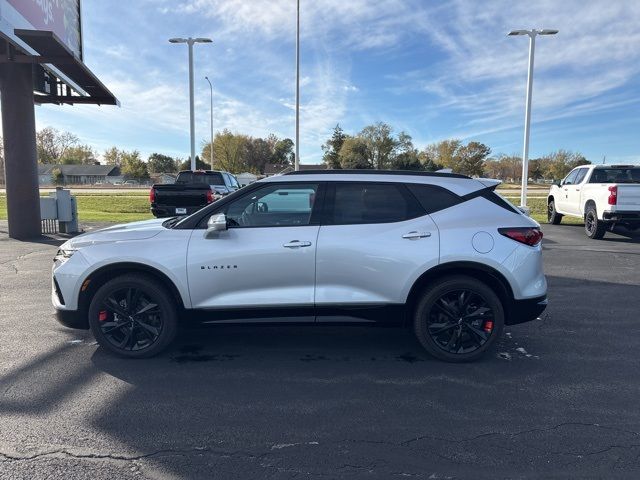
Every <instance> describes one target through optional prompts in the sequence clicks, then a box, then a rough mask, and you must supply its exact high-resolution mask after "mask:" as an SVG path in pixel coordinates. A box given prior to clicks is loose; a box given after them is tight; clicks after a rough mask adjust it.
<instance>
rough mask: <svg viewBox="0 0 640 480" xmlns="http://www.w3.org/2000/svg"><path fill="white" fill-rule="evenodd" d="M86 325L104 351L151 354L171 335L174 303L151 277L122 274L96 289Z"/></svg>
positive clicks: (173, 335) (172, 331) (134, 356)
mask: <svg viewBox="0 0 640 480" xmlns="http://www.w3.org/2000/svg"><path fill="white" fill-rule="evenodd" d="M89 326H90V327H91V330H92V332H93V335H94V336H95V337H96V340H97V341H98V343H99V344H100V346H102V347H104V348H106V349H107V350H109V351H111V352H113V353H115V354H117V355H120V356H123V357H130V358H143V357H151V356H153V355H156V354H158V353H159V352H160V351H162V350H164V349H165V348H166V347H167V345H168V344H169V343H170V342H171V341H172V340H173V338H174V337H175V334H176V328H177V313H176V308H175V302H173V301H172V300H171V295H170V294H169V293H168V292H167V291H166V289H165V288H164V287H163V286H162V285H161V284H160V283H159V282H157V281H156V280H155V279H154V278H152V277H149V276H147V275H141V274H128V275H123V276H121V277H116V278H114V279H113V280H110V281H109V282H107V283H105V284H104V285H103V286H101V287H100V288H99V289H98V290H97V291H96V293H95V294H94V296H93V299H92V300H91V305H90V307H89Z"/></svg>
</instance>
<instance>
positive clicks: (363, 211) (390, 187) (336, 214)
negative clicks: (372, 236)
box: [328, 182, 425, 225]
mask: <svg viewBox="0 0 640 480" xmlns="http://www.w3.org/2000/svg"><path fill="white" fill-rule="evenodd" d="M333 188H334V194H333V205H332V207H331V208H330V212H329V218H328V223H329V224H333V225H347V224H351V225H353V224H363V223H393V222H401V221H404V220H408V219H410V218H416V217H419V216H421V215H424V213H425V212H424V210H423V209H422V208H421V207H420V205H419V204H418V203H417V201H416V199H415V198H413V197H412V196H411V194H410V193H409V192H408V191H407V189H406V188H405V187H404V186H403V185H400V184H395V183H365V182H361V183H346V182H336V183H334V184H333Z"/></svg>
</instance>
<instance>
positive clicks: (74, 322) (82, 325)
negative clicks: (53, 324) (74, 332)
mask: <svg viewBox="0 0 640 480" xmlns="http://www.w3.org/2000/svg"><path fill="white" fill-rule="evenodd" d="M56 320H58V322H60V323H61V324H62V325H64V326H65V327H68V328H75V329H79V330H89V321H88V319H87V316H86V315H85V314H84V313H83V312H81V311H80V310H58V309H56Z"/></svg>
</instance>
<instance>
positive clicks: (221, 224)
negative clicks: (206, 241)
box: [204, 213, 227, 238]
mask: <svg viewBox="0 0 640 480" xmlns="http://www.w3.org/2000/svg"><path fill="white" fill-rule="evenodd" d="M226 229H227V216H226V215H225V214H224V213H217V214H215V215H211V217H209V220H208V221H207V230H206V231H205V232H204V237H205V238H213V237H214V236H215V235H214V234H215V233H217V232H222V231H224V230H226Z"/></svg>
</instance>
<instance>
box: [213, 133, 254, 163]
mask: <svg viewBox="0 0 640 480" xmlns="http://www.w3.org/2000/svg"><path fill="white" fill-rule="evenodd" d="M248 141H249V137H248V136H246V135H239V134H234V133H231V132H230V131H229V130H227V129H224V130H223V131H222V132H218V133H216V136H215V137H214V139H213V161H214V163H215V165H216V168H219V169H220V170H226V171H227V172H231V173H240V172H241V171H242V170H243V167H244V162H243V154H244V152H245V148H246V143H247V142H248Z"/></svg>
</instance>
